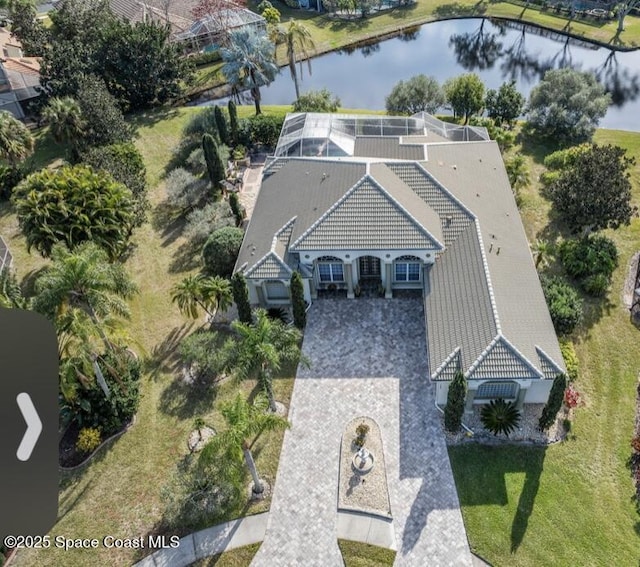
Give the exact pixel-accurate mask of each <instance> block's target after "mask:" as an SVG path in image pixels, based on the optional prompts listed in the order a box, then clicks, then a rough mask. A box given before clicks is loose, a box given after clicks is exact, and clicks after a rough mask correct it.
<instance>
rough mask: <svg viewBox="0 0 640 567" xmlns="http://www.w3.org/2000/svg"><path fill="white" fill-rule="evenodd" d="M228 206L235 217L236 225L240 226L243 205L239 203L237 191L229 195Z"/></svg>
mask: <svg viewBox="0 0 640 567" xmlns="http://www.w3.org/2000/svg"><path fill="white" fill-rule="evenodd" d="M229 207H230V208H231V212H232V213H233V216H234V218H235V219H236V226H242V221H243V220H244V207H243V206H242V205H241V204H240V199H239V198H238V194H237V193H231V195H229Z"/></svg>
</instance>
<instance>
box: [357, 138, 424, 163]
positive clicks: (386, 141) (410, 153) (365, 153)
mask: <svg viewBox="0 0 640 567" xmlns="http://www.w3.org/2000/svg"><path fill="white" fill-rule="evenodd" d="M353 155H354V156H358V157H371V158H386V159H411V160H421V159H424V158H425V150H424V145H423V144H420V142H415V143H414V142H411V145H409V144H401V143H400V138H380V137H378V136H358V137H357V138H356V143H355V147H354V150H353Z"/></svg>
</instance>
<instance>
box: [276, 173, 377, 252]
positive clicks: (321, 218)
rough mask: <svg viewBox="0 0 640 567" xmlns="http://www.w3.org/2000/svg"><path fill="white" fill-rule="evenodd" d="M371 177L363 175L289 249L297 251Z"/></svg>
mask: <svg viewBox="0 0 640 567" xmlns="http://www.w3.org/2000/svg"><path fill="white" fill-rule="evenodd" d="M367 177H369V176H368V175H366V174H365V175H363V176H362V177H361V178H360V179H358V181H356V182H355V184H354V185H353V186H351V187H350V188H349V189H347V191H346V192H345V194H344V195H342V197H340V198H339V199H338V200H337V201H336V202H335V203H334V204H333V205H331V206H330V207H329V208H328V209H327V210H326V211H325V212H324V213H322V215H320V217H319V218H318V220H317V221H316V222H314V223H313V224H312V225H311V226H310V227H309V228H308V229H307V230H305V231H304V232H303V233H302V234H301V235H300V236H298V239H297V240H296V241H295V242H294V243H293V244H291V245H290V246H289V249H291V250H295V248H296V246H298V245H299V244H300V242H301V241H302V240H304V239H305V238H306V237H307V236H309V234H310V233H311V232H313V231H314V230H315V229H316V228H317V227H318V225H319V224H320V223H322V222H324V221H325V219H326V218H327V217H328V216H329V215H330V214H331V213H332V212H333V211H334V210H335V209H337V208H338V207H339V206H340V205H341V204H342V203H343V202H344V201H345V200H346V199H347V197H349V195H351V194H352V193H353V192H354V191H355V190H356V189H357V188H358V187H359V186H360V185H362V183H364V181H365V180H366V178H367Z"/></svg>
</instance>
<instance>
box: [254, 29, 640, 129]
mask: <svg viewBox="0 0 640 567" xmlns="http://www.w3.org/2000/svg"><path fill="white" fill-rule="evenodd" d="M346 53H347V52H346V51H345V52H335V53H330V54H327V55H324V56H321V57H318V58H316V59H314V60H313V63H312V65H313V75H312V76H311V77H307V76H305V78H304V80H303V81H302V84H301V86H302V91H303V92H305V91H308V90H311V89H322V88H327V89H329V90H330V91H331V92H332V93H334V94H335V95H336V96H338V97H339V98H340V100H341V101H342V104H343V106H344V107H346V108H369V109H383V108H384V99H385V97H386V96H387V95H388V94H389V92H390V91H391V89H392V88H393V86H394V85H395V84H396V83H397V82H398V81H400V80H406V79H408V78H410V77H412V76H413V75H417V74H419V73H424V74H426V75H431V76H433V77H435V78H436V79H437V80H438V81H439V82H440V83H442V82H444V81H446V80H447V79H449V78H451V77H454V76H456V75H459V74H461V73H464V72H469V71H473V72H476V73H478V74H479V75H480V77H481V78H482V80H483V81H484V83H485V85H486V86H487V88H491V89H496V88H498V87H499V86H500V85H501V84H502V83H503V82H505V81H509V80H512V79H513V80H515V81H516V84H517V87H518V89H519V90H520V91H521V92H522V93H523V94H525V95H527V96H528V94H529V91H530V90H531V88H532V87H533V86H534V85H536V84H537V83H538V82H539V80H540V78H541V77H542V76H543V75H544V73H545V72H546V71H547V70H548V69H551V68H558V67H567V66H571V67H574V68H579V69H583V70H589V71H592V72H594V73H595V74H596V76H597V77H598V79H599V80H600V81H601V82H602V84H603V85H604V86H605V88H606V89H607V90H608V91H609V92H610V93H611V95H612V100H613V104H612V106H611V107H610V109H609V111H608V112H607V115H606V116H605V118H604V120H603V121H602V125H603V126H606V127H608V128H625V129H634V130H639V131H640V96H639V95H640V78H639V72H640V52H637V51H636V52H628V53H622V52H621V53H617V52H614V51H612V50H611V49H607V48H603V47H597V46H593V45H591V44H588V43H586V42H584V41H580V40H573V39H569V38H567V37H566V36H563V35H561V34H558V33H557V32H550V31H548V30H542V29H540V28H530V27H525V26H523V25H521V24H518V23H516V22H504V21H502V22H496V21H493V20H483V19H478V18H475V19H468V20H449V21H442V22H434V23H431V24H426V25H424V26H422V27H421V28H420V29H419V33H418V30H415V29H414V30H413V31H411V32H410V33H409V34H405V37H402V38H400V37H396V38H393V39H389V40H386V41H382V42H379V43H375V42H373V43H369V44H367V45H363V46H360V47H356V48H352V49H350V50H349V52H348V53H349V55H348V56H347V55H346ZM291 92H292V85H291V79H290V77H289V73H285V72H282V73H281V74H280V76H279V77H278V78H277V79H276V81H274V83H272V84H271V85H270V86H269V87H268V88H263V89H262V102H263V104H289V103H291V102H292V100H293V99H292V96H291Z"/></svg>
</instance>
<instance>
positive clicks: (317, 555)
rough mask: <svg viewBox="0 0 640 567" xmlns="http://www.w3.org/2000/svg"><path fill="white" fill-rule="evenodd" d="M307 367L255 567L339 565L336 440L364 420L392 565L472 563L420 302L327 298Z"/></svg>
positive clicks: (313, 322) (313, 318)
mask: <svg viewBox="0 0 640 567" xmlns="http://www.w3.org/2000/svg"><path fill="white" fill-rule="evenodd" d="M303 350H304V352H305V353H306V354H307V356H309V358H310V359H311V364H312V366H311V368H310V369H300V371H299V372H298V376H297V379H296V381H295V385H294V390H293V397H292V400H291V408H290V413H289V417H290V420H291V422H292V427H291V429H290V430H288V431H287V432H286V433H285V438H284V444H283V448H282V455H281V457H280V465H279V469H278V474H277V478H276V483H275V487H274V494H273V500H272V504H271V510H270V513H269V519H268V522H267V532H266V535H265V540H264V542H263V544H262V546H261V547H260V550H259V551H258V554H257V555H256V557H255V559H254V561H253V563H252V565H254V566H256V567H279V566H282V567H295V566H304V567H311V566H318V567H332V566H334V565H335V566H342V565H343V563H342V558H341V555H340V551H339V549H338V545H337V535H336V534H337V528H336V525H337V501H338V468H339V451H340V438H341V436H342V432H343V429H344V426H345V424H346V423H347V422H348V421H350V420H351V419H354V418H356V417H359V416H363V415H367V416H370V417H371V418H373V419H375V420H376V421H377V422H378V424H379V426H380V429H381V432H382V440H383V446H384V450H385V459H386V463H387V480H388V484H389V490H390V500H391V512H392V514H393V522H394V530H395V534H396V538H397V542H396V547H397V550H398V554H397V558H396V565H416V566H421V567H422V566H424V565H429V566H434V567H438V566H452V567H464V566H468V567H470V566H471V564H472V563H471V553H470V551H469V546H468V543H467V538H466V532H465V529H464V524H463V522H462V516H461V513H460V508H459V503H458V497H457V493H456V490H455V484H454V481H453V475H452V473H451V467H450V464H449V458H448V455H447V450H446V446H445V442H444V436H443V434H442V431H441V429H440V426H439V417H438V414H437V410H436V409H435V407H434V391H433V387H432V386H431V385H430V384H429V381H428V378H427V376H428V373H427V358H426V341H425V326H424V314H423V303H422V300H421V299H386V300H384V299H363V298H359V299H355V300H346V299H323V300H319V301H316V302H315V303H314V305H313V306H312V307H311V309H310V310H309V313H308V323H307V329H306V332H305V340H304V345H303Z"/></svg>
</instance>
